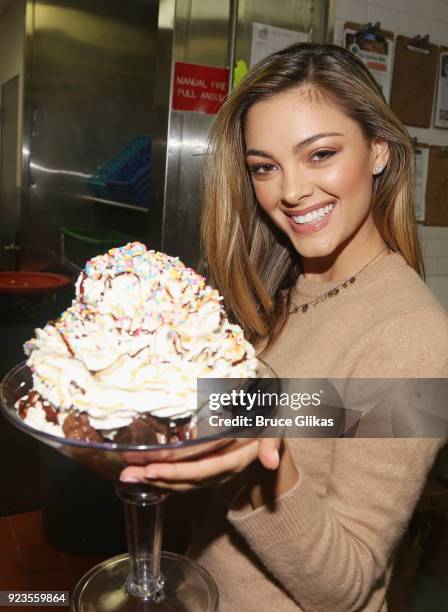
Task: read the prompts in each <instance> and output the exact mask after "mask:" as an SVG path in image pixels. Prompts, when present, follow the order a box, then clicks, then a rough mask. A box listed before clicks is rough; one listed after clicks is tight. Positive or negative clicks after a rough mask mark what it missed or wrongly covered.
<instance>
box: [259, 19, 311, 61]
mask: <svg viewBox="0 0 448 612" xmlns="http://www.w3.org/2000/svg"><path fill="white" fill-rule="evenodd" d="M297 42H308V34H307V33H306V32H297V31H296V30H287V29H286V28H277V27H276V26H271V25H266V24H264V23H257V22H255V21H254V22H253V23H252V45H251V49H250V65H251V66H253V65H254V64H257V63H258V62H259V61H261V60H262V59H264V58H265V57H267V56H268V55H271V53H275V52H276V51H280V49H284V48H285V47H289V46H290V45H293V44H294V43H297Z"/></svg>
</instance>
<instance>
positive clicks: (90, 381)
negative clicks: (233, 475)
mask: <svg viewBox="0 0 448 612" xmlns="http://www.w3.org/2000/svg"><path fill="white" fill-rule="evenodd" d="M25 349H26V352H27V354H28V355H29V358H28V361H27V363H26V364H22V365H20V366H18V367H16V368H15V369H14V370H13V371H11V372H10V373H9V374H8V375H7V376H6V377H5V379H4V381H3V383H2V386H1V398H0V399H1V404H2V411H3V413H4V415H5V416H6V418H7V419H8V420H9V421H11V422H12V423H13V424H14V425H15V426H17V427H18V428H20V429H21V430H22V431H24V432H26V433H28V434H30V435H32V436H33V437H35V438H37V439H38V440H39V441H41V442H43V443H45V444H48V445H50V446H52V447H53V448H55V449H57V450H58V451H59V452H61V453H63V454H64V455H66V456H69V457H71V458H72V459H74V460H75V461H78V462H80V463H82V464H84V465H86V466H87V467H89V468H91V469H93V470H95V471H96V472H97V473H99V474H101V475H102V476H103V477H105V478H107V479H109V480H112V481H114V482H115V483H116V491H117V494H118V495H119V497H120V498H121V500H122V501H123V502H124V507H125V518H126V525H127V537H128V549H129V554H128V555H120V556H118V557H114V558H112V559H110V560H108V561H106V562H104V563H102V564H100V565H98V566H96V567H95V568H93V569H92V570H90V572H88V573H87V574H86V575H85V576H84V577H83V578H82V579H81V580H80V582H79V583H78V584H77V586H76V588H75V590H74V592H73V596H72V609H73V610H76V611H80V612H81V611H82V612H87V611H93V610H94V611H95V612H103V611H106V610H107V611H112V610H113V611H121V610H123V611H125V610H158V611H164V610H179V611H185V612H187V611H188V612H189V611H194V612H202V611H212V610H215V609H217V605H218V593H217V589H216V586H215V584H214V581H213V579H212V577H211V576H210V575H209V574H208V572H207V571H206V570H205V569H203V568H202V567H200V566H199V565H198V564H196V563H195V562H193V561H191V560H189V559H187V558H184V557H182V556H180V555H177V554H174V553H170V552H161V535H162V505H161V502H162V501H163V500H164V499H165V498H166V496H167V493H166V492H164V491H162V490H161V489H158V488H155V487H151V486H150V485H142V484H133V483H122V482H120V481H119V475H120V473H121V471H122V470H123V469H124V468H125V467H126V466H127V465H146V464H147V463H149V462H151V461H157V462H160V461H181V460H183V459H186V458H193V457H196V456H199V455H201V454H203V453H205V452H208V451H210V450H211V449H213V448H215V447H217V446H220V445H224V444H227V443H228V442H229V441H230V440H231V438H232V434H233V433H234V432H233V431H232V429H231V428H229V429H228V430H226V431H223V430H222V428H221V429H220V432H219V435H218V434H217V435H215V436H211V437H209V438H207V439H204V438H201V437H200V436H199V434H198V431H200V427H199V425H200V420H201V418H205V417H204V415H206V414H207V406H204V407H203V408H201V407H200V408H199V410H198V407H197V391H196V380H197V379H198V378H221V379H224V378H226V379H235V387H238V388H241V387H242V386H246V387H247V386H250V388H251V390H256V389H257V385H261V386H262V387H263V389H265V388H266V383H268V382H269V381H268V380H267V379H271V380H272V381H275V374H274V373H273V372H272V370H270V368H269V367H268V366H267V365H266V364H264V363H262V362H261V361H260V360H258V359H256V357H255V353H254V349H253V347H252V346H251V345H250V344H249V343H248V342H247V341H246V340H245V339H244V336H243V333H242V331H241V329H240V328H239V327H238V326H236V325H232V324H231V323H230V322H229V321H228V319H227V317H226V315H225V312H224V310H223V308H222V306H221V300H220V297H219V295H218V293H217V292H216V291H215V290H213V289H211V288H210V287H208V286H207V285H206V284H205V281H204V279H203V278H202V277H200V276H199V275H197V274H196V273H195V272H194V271H193V270H191V269H189V268H186V267H185V266H184V265H183V264H182V263H181V262H180V261H179V260H178V259H177V258H171V257H169V256H167V255H164V254H162V253H157V252H154V251H147V250H146V248H145V247H144V245H141V244H138V243H131V244H129V245H126V246H125V247H122V248H120V249H112V250H111V251H109V252H108V253H107V254H105V255H103V256H99V257H96V258H94V259H93V260H91V261H90V262H88V264H87V265H86V268H85V270H84V271H83V273H81V276H80V277H79V279H78V282H77V287H76V299H75V300H74V301H73V304H72V306H71V307H70V308H69V309H67V311H65V312H64V313H63V314H62V315H61V316H60V317H59V318H58V319H57V320H56V321H54V322H50V323H48V324H47V325H46V326H45V328H44V329H42V330H36V337H35V338H33V339H31V340H30V341H29V342H28V343H27V344H26V345H25ZM231 384H233V383H231ZM239 433H240V435H241V431H240V432H239ZM105 512H107V508H105Z"/></svg>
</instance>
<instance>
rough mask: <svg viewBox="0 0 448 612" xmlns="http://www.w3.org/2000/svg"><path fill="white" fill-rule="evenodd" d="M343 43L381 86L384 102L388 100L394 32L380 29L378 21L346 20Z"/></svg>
mask: <svg viewBox="0 0 448 612" xmlns="http://www.w3.org/2000/svg"><path fill="white" fill-rule="evenodd" d="M343 44H344V47H345V48H346V49H349V51H351V52H352V53H353V54H354V55H356V56H357V57H358V59H360V60H361V61H362V63H363V64H364V65H365V66H366V67H367V68H368V69H369V71H370V72H371V74H372V76H373V77H374V78H375V80H376V82H377V83H378V85H379V86H380V87H381V89H382V91H383V95H384V97H385V98H386V102H389V100H390V91H391V83H392V69H393V64H392V62H393V57H394V33H393V32H390V31H388V30H382V29H381V26H380V23H379V22H377V23H367V24H365V25H360V24H359V23H354V22H353V21H346V22H345V23H344V35H343Z"/></svg>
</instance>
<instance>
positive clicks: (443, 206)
mask: <svg viewBox="0 0 448 612" xmlns="http://www.w3.org/2000/svg"><path fill="white" fill-rule="evenodd" d="M424 224H425V225H433V226H438V227H446V226H448V147H439V146H437V145H431V146H430V147H429V164H428V182H427V187H426V214H425V221H424Z"/></svg>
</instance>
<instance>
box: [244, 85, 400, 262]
mask: <svg viewBox="0 0 448 612" xmlns="http://www.w3.org/2000/svg"><path fill="white" fill-rule="evenodd" d="M245 143H246V153H247V164H248V168H249V172H250V174H251V177H252V183H253V186H254V189H255V194H256V197H257V200H258V203H259V204H260V206H261V207H262V208H263V209H264V210H265V212H266V213H267V214H268V215H269V216H270V217H271V219H272V220H273V221H274V223H275V224H276V225H277V226H278V227H279V228H280V229H281V230H282V231H284V232H285V234H287V236H288V237H289V239H290V240H291V242H292V243H293V245H294V247H295V248H296V250H297V251H298V252H299V253H300V254H301V255H302V256H303V257H304V258H316V257H317V258H320V257H327V258H328V257H330V259H331V255H332V254H334V253H335V252H338V251H337V249H338V247H341V248H344V246H346V245H350V249H349V250H350V253H351V255H352V256H354V259H355V260H356V247H357V246H359V248H360V249H361V250H364V251H366V244H373V243H374V242H375V241H376V242H375V244H376V245H377V244H378V238H379V232H378V230H377V229H376V228H375V226H374V223H373V219H372V216H371V209H370V204H371V194H372V186H373V180H374V179H373V174H374V168H375V165H376V164H381V165H382V166H383V167H384V166H385V164H386V163H387V158H388V149H387V144H386V143H384V142H375V143H372V144H370V143H368V142H367V141H366V139H365V137H364V135H363V133H362V132H361V129H360V128H359V126H358V124H357V123H356V122H355V121H353V120H352V119H350V118H349V117H348V116H347V115H345V114H344V113H343V112H342V111H341V110H339V108H337V106H335V105H334V104H332V103H330V102H326V101H325V100H324V99H323V97H322V96H316V95H310V92H309V90H303V89H300V88H299V89H296V90H291V91H288V92H285V93H281V94H277V95H275V96H273V97H272V98H269V99H267V100H263V101H261V102H258V103H256V104H254V105H253V106H252V107H251V108H250V109H249V111H248V113H247V117H246V121H245ZM383 244H384V243H383ZM367 250H368V249H367ZM372 250H373V246H372ZM366 252H367V251H366ZM373 254H374V253H372V255H373Z"/></svg>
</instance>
